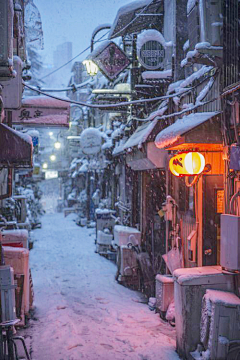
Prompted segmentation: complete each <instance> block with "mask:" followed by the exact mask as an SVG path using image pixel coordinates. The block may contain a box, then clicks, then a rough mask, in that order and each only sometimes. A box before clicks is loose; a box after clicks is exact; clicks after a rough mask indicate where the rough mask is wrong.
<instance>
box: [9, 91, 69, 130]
mask: <svg viewBox="0 0 240 360" xmlns="http://www.w3.org/2000/svg"><path fill="white" fill-rule="evenodd" d="M69 117H70V103H67V102H65V101H61V100H56V99H52V98H49V97H46V96H31V97H28V98H26V99H23V100H22V106H21V108H20V109H19V110H14V111H12V122H13V124H24V125H30V126H31V125H33V126H60V127H62V126H64V127H69Z"/></svg>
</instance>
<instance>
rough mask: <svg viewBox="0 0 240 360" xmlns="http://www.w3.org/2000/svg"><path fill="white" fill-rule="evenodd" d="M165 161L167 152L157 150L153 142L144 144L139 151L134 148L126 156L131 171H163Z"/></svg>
mask: <svg viewBox="0 0 240 360" xmlns="http://www.w3.org/2000/svg"><path fill="white" fill-rule="evenodd" d="M166 159H167V151H166V150H162V149H158V148H157V147H156V145H155V144H154V142H148V143H146V144H144V146H143V148H142V149H141V150H138V149H136V148H135V149H134V150H133V151H132V152H131V153H127V155H126V162H127V164H128V166H130V167H131V169H132V170H142V171H143V170H153V169H164V168H165V165H166Z"/></svg>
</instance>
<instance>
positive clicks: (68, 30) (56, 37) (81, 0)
mask: <svg viewBox="0 0 240 360" xmlns="http://www.w3.org/2000/svg"><path fill="white" fill-rule="evenodd" d="M130 2H132V1H131V0H50V1H49V0H34V3H35V4H36V6H37V7H38V9H39V11H40V13H41V17H42V24H43V32H44V52H43V53H44V60H45V62H48V63H51V62H52V53H53V50H55V48H56V46H57V45H58V44H61V43H62V42H65V41H71V42H72V43H73V56H75V55H77V54H78V53H80V52H81V51H82V50H83V49H85V48H86V47H88V46H89V45H90V40H91V34H92V32H93V30H94V29H95V28H96V27H97V26H98V25H100V24H105V23H112V22H113V21H114V19H115V16H116V14H117V11H118V9H119V8H120V7H121V6H123V5H126V4H128V3H130ZM102 34H103V32H102V33H100V36H101V35H102ZM87 54H88V52H86V53H85V54H84V55H82V56H81V57H79V58H78V59H77V60H83V59H84V58H85V57H86V56H87Z"/></svg>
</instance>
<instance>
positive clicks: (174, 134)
mask: <svg viewBox="0 0 240 360" xmlns="http://www.w3.org/2000/svg"><path fill="white" fill-rule="evenodd" d="M217 114H219V112H203V113H192V114H189V115H186V116H183V118H182V119H178V120H177V121H176V122H175V123H174V124H172V125H170V126H168V127H167V128H165V129H164V130H162V131H160V133H159V134H158V135H157V136H156V139H155V145H156V146H157V147H158V148H159V149H163V148H166V147H168V146H170V145H171V144H173V143H174V142H175V141H177V140H178V139H179V138H180V136H182V135H183V134H185V133H186V132H188V131H189V130H191V129H194V128H195V127H197V126H199V125H201V124H202V123H204V122H205V121H207V120H209V119H210V118H212V117H213V116H215V115H217Z"/></svg>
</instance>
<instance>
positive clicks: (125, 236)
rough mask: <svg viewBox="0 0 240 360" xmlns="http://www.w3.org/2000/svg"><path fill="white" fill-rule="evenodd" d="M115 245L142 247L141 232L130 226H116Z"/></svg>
mask: <svg viewBox="0 0 240 360" xmlns="http://www.w3.org/2000/svg"><path fill="white" fill-rule="evenodd" d="M114 243H115V244H116V245H118V246H121V245H127V244H128V243H131V244H132V245H135V246H136V245H139V246H140V245H141V232H140V231H139V230H138V229H135V228H132V227H130V226H122V225H116V226H114Z"/></svg>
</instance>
